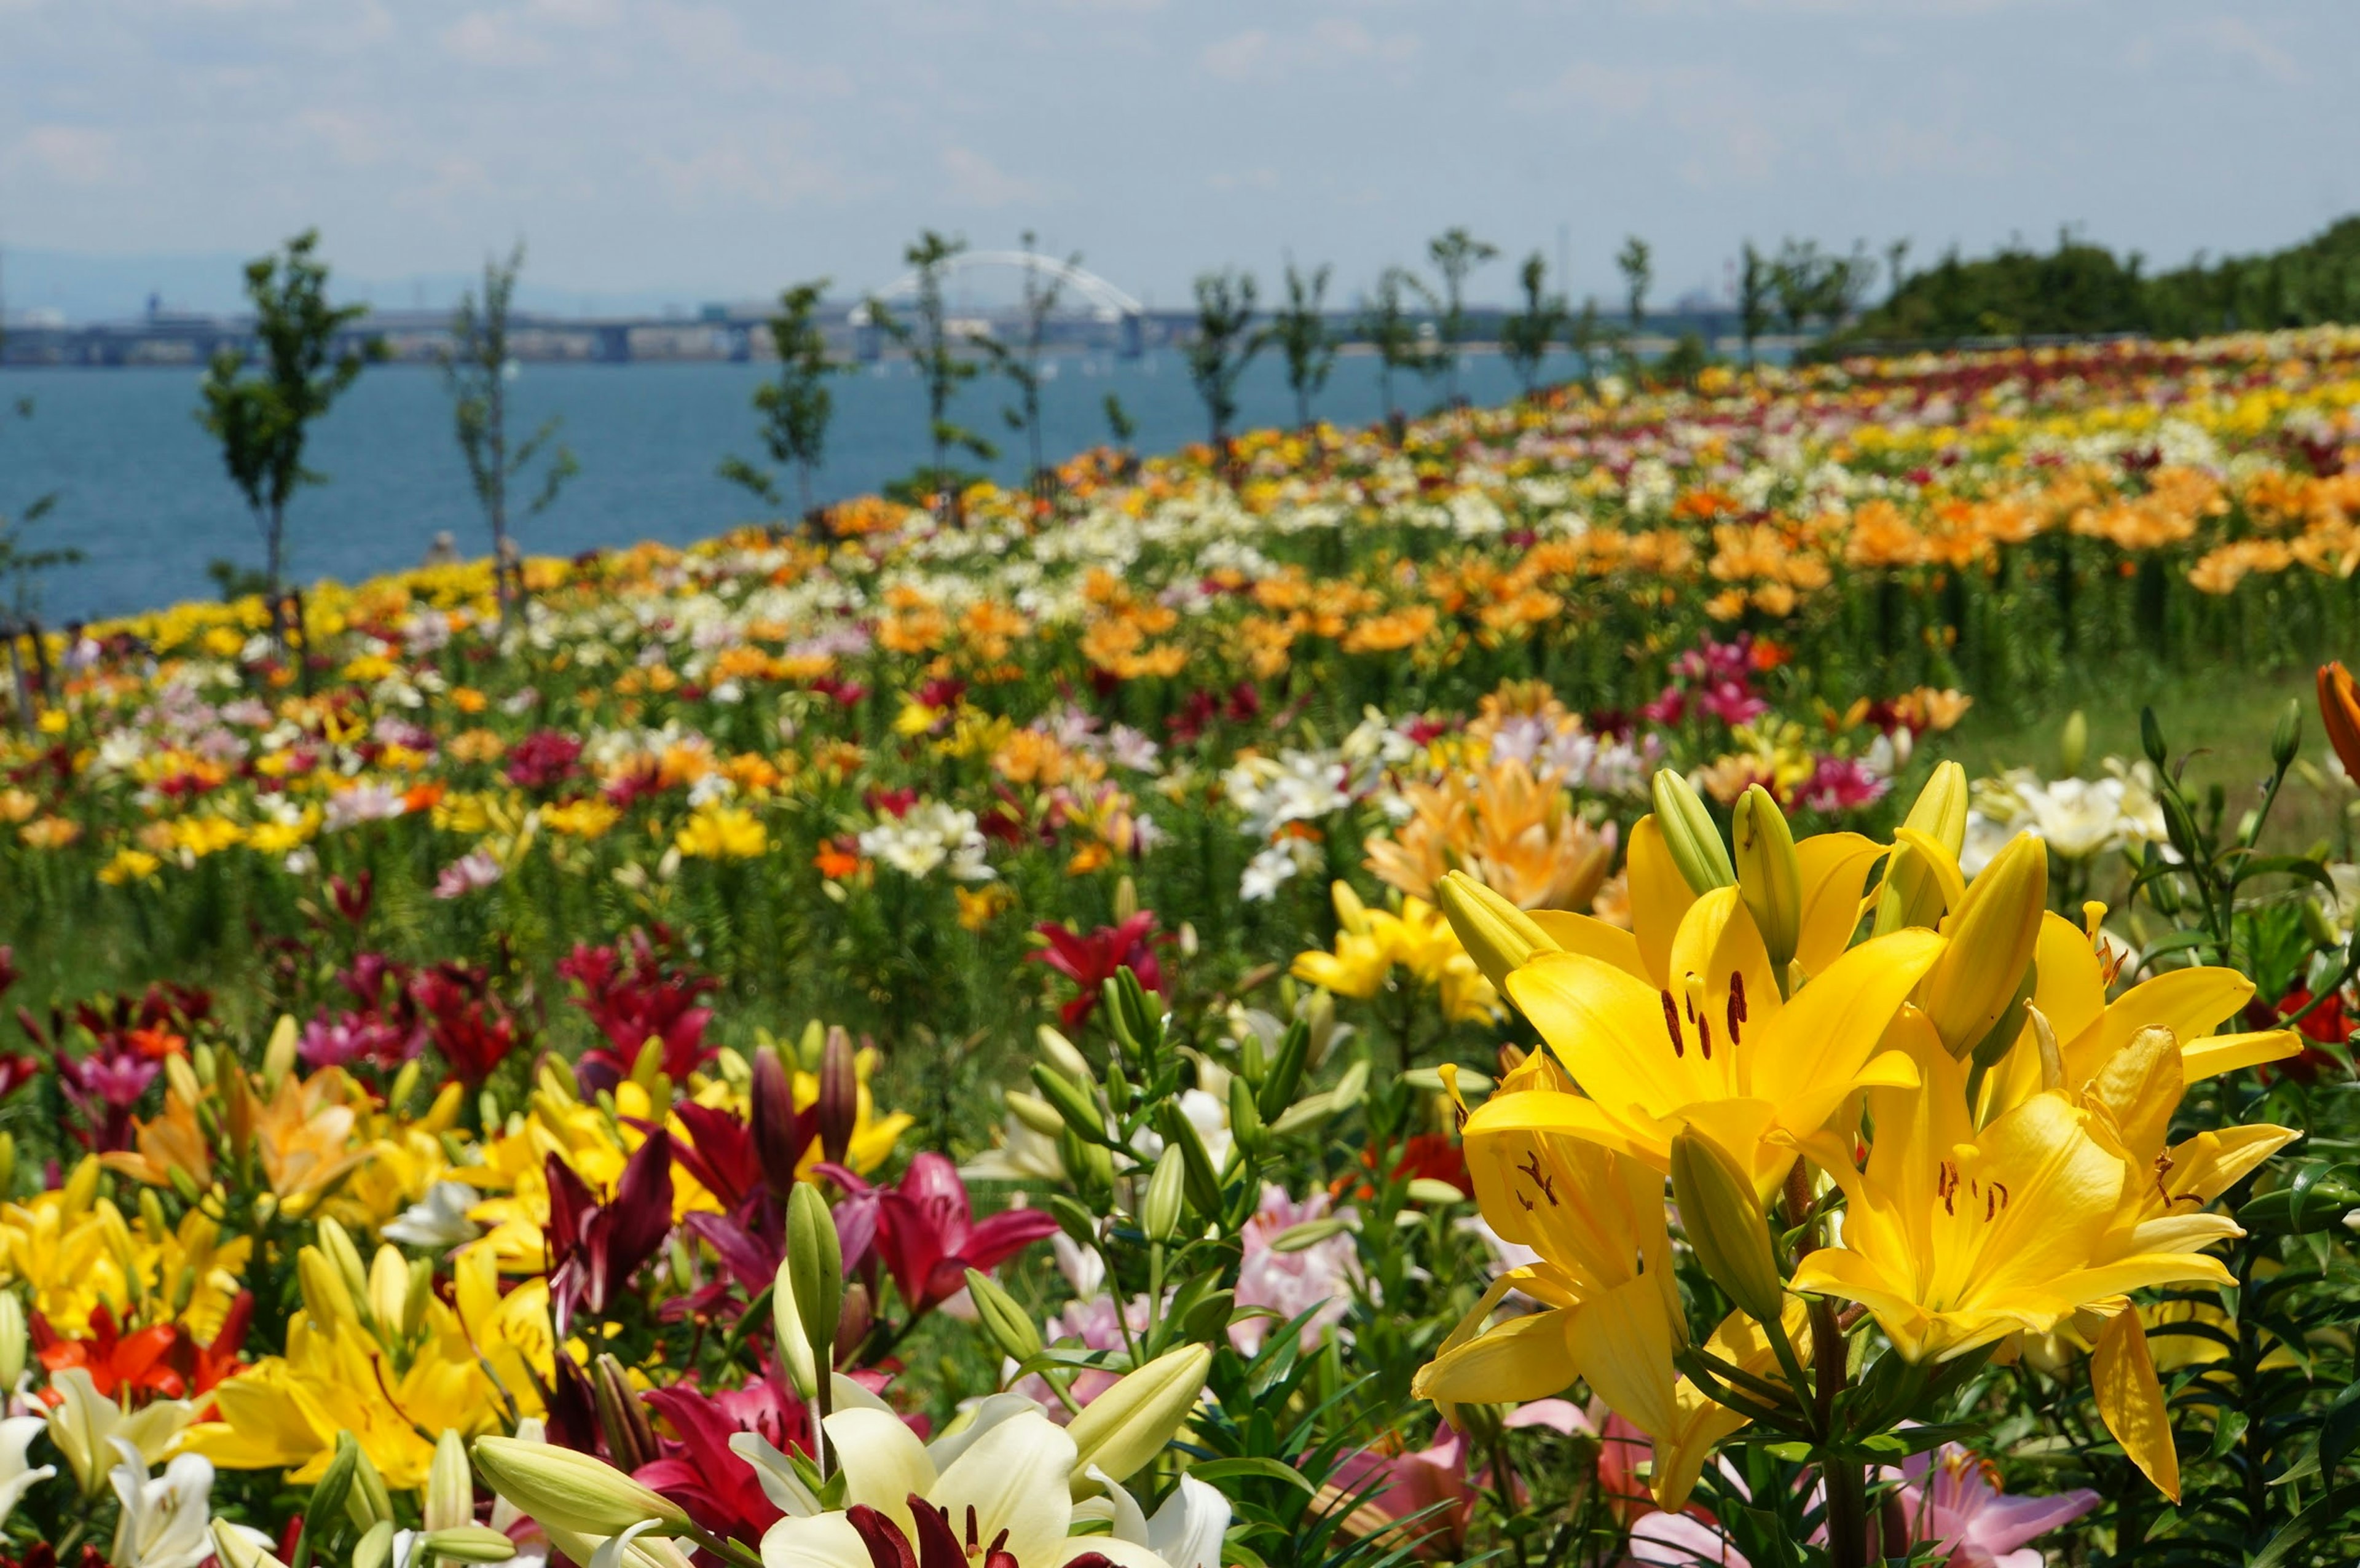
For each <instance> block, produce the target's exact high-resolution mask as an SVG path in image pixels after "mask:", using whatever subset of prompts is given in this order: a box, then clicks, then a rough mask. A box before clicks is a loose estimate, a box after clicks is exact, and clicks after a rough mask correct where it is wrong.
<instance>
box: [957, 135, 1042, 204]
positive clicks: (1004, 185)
mask: <svg viewBox="0 0 2360 1568" xmlns="http://www.w3.org/2000/svg"><path fill="white" fill-rule="evenodd" d="M943 173H944V174H945V176H946V177H947V178H948V184H947V186H946V187H945V199H946V200H948V201H951V202H953V203H955V204H956V205H957V206H961V207H982V208H987V209H989V208H993V207H1013V206H1016V205H1019V204H1020V203H1023V202H1028V201H1044V200H1046V199H1047V195H1048V190H1047V188H1046V187H1045V186H1043V185H1042V184H1040V183H1039V182H1038V181H1036V180H1025V179H1022V178H1021V177H1019V176H1016V175H1012V174H1009V173H1006V172H1004V171H1003V170H1001V169H1000V166H999V165H997V164H995V163H993V162H992V161H991V160H990V159H989V158H986V157H984V156H983V154H981V153H979V152H978V151H976V150H975V149H974V148H973V147H956V146H953V147H945V148H944V149H943Z"/></svg>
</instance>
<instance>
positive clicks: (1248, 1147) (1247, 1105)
mask: <svg viewBox="0 0 2360 1568" xmlns="http://www.w3.org/2000/svg"><path fill="white" fill-rule="evenodd" d="M1229 1136H1230V1137H1231V1138H1235V1139H1236V1140H1237V1145H1238V1147H1239V1148H1240V1149H1243V1150H1244V1151H1245V1152H1246V1153H1247V1154H1249V1155H1259V1154H1260V1153H1261V1152H1262V1145H1263V1144H1265V1143H1266V1142H1268V1141H1269V1138H1268V1129H1266V1128H1265V1127H1263V1126H1262V1107H1261V1106H1260V1105H1256V1104H1254V1096H1253V1087H1252V1085H1251V1084H1249V1083H1247V1082H1246V1081H1245V1079H1244V1078H1242V1077H1240V1076H1235V1075H1233V1076H1231V1078H1230V1079H1229Z"/></svg>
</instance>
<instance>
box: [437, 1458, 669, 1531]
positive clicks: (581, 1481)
mask: <svg viewBox="0 0 2360 1568" xmlns="http://www.w3.org/2000/svg"><path fill="white" fill-rule="evenodd" d="M475 1471H476V1473H477V1474H478V1475H482V1476H483V1478H484V1481H485V1484H486V1485H487V1486H490V1487H491V1488H492V1490H493V1491H495V1492H497V1493H498V1494H499V1495H500V1496H501V1497H506V1498H507V1499H508V1501H509V1502H511V1503H513V1504H515V1505H516V1507H517V1508H519V1509H520V1510H522V1511H523V1512H525V1513H527V1514H530V1515H531V1516H532V1517H533V1518H534V1519H539V1520H540V1521H541V1523H543V1524H545V1525H552V1526H554V1527H555V1528H557V1529H559V1530H570V1531H572V1532H573V1533H574V1534H576V1535H620V1534H622V1533H623V1531H625V1530H628V1529H630V1528H631V1527H632V1526H633V1525H635V1524H638V1523H639V1522H640V1521H641V1520H642V1519H653V1520H655V1521H656V1523H657V1524H658V1525H659V1526H661V1528H662V1529H664V1530H667V1531H668V1532H670V1533H672V1534H676V1535H677V1534H685V1533H687V1531H688V1530H689V1528H690V1519H689V1517H688V1515H687V1513H686V1512H685V1511H683V1509H682V1508H681V1506H680V1505H679V1504H678V1503H675V1502H673V1501H672V1499H671V1498H669V1497H664V1496H663V1495H662V1494H661V1493H660V1492H657V1491H655V1490H654V1489H652V1488H650V1487H648V1486H642V1485H640V1484H639V1482H637V1481H634V1480H633V1479H631V1477H629V1476H628V1475H624V1474H623V1473H622V1472H621V1471H620V1470H617V1469H616V1468H615V1467H614V1466H613V1465H608V1464H606V1462H605V1461H603V1460H599V1459H595V1458H593V1457H591V1456H590V1455H589V1454H580V1453H576V1452H575V1451H574V1450H573V1449H571V1448H560V1447H558V1446H557V1445H556V1444H555V1443H525V1442H522V1441H520V1440H519V1439H517V1438H513V1437H479V1438H477V1439H475Z"/></svg>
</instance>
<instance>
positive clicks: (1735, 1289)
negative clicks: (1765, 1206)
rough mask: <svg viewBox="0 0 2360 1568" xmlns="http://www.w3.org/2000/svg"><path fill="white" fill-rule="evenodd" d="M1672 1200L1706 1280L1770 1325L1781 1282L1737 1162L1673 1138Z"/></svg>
mask: <svg viewBox="0 0 2360 1568" xmlns="http://www.w3.org/2000/svg"><path fill="white" fill-rule="evenodd" d="M1672 1199H1673V1201H1674V1202H1675V1203H1678V1204H1679V1206H1680V1224H1681V1225H1683V1226H1684V1227H1685V1228H1686V1229H1687V1231H1688V1246H1689V1247H1691V1248H1693V1249H1694V1250H1695V1252H1696V1255H1697V1261H1698V1262H1699V1263H1701V1264H1703V1265H1704V1271H1705V1272H1706V1273H1707V1274H1709V1275H1710V1276H1711V1277H1712V1282H1713V1283H1714V1284H1716V1285H1718V1286H1720V1287H1721V1291H1722V1293H1723V1294H1725V1295H1727V1296H1728V1297H1729V1299H1730V1300H1731V1301H1734V1302H1736V1303H1737V1307H1738V1310H1739V1311H1740V1312H1744V1313H1745V1314H1746V1315H1747V1316H1748V1317H1751V1318H1754V1319H1756V1320H1758V1321H1760V1322H1763V1323H1773V1322H1775V1321H1776V1320H1777V1318H1778V1314H1779V1312H1780V1311H1781V1310H1782V1309H1783V1307H1784V1304H1785V1301H1786V1282H1785V1281H1784V1280H1783V1279H1780V1278H1779V1276H1778V1260H1777V1258H1776V1257H1775V1255H1774V1254H1773V1252H1772V1251H1771V1247H1770V1227H1769V1222H1768V1221H1767V1220H1766V1219H1765V1217H1764V1215H1763V1213H1762V1200H1761V1199H1760V1198H1759V1197H1758V1196H1756V1195H1755V1193H1754V1183H1753V1181H1750V1180H1749V1179H1748V1178H1747V1177H1746V1175H1745V1173H1744V1172H1743V1171H1740V1170H1739V1169H1738V1168H1737V1162H1736V1161H1735V1160H1732V1159H1730V1157H1729V1156H1728V1155H1727V1154H1726V1153H1724V1152H1723V1151H1722V1150H1721V1147H1720V1146H1719V1145H1718V1144H1716V1143H1714V1142H1713V1141H1712V1140H1711V1139H1710V1138H1705V1137H1703V1136H1702V1135H1701V1134H1699V1133H1696V1132H1692V1131H1687V1130H1683V1131H1681V1132H1677V1133H1675V1134H1673V1135H1672Z"/></svg>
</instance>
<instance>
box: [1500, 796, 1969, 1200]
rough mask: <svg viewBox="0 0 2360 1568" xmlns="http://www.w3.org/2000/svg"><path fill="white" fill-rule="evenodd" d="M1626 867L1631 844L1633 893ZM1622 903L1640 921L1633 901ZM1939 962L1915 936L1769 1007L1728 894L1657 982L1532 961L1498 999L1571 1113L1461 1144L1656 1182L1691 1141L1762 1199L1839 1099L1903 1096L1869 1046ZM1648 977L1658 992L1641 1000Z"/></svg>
mask: <svg viewBox="0 0 2360 1568" xmlns="http://www.w3.org/2000/svg"><path fill="white" fill-rule="evenodd" d="M1633 836H1634V841H1636V840H1637V839H1638V837H1639V835H1636V834H1634V835H1633ZM1638 855H1639V850H1638V847H1637V843H1636V842H1634V844H1633V857H1634V860H1633V887H1634V888H1635V887H1636V886H1637V883H1638V881H1639V877H1638V875H1637V871H1638V861H1637V856H1638ZM1640 907H1641V904H1640V900H1639V898H1638V897H1637V896H1636V894H1635V893H1634V895H1633V909H1638V908H1640ZM1544 929H1546V927H1545V928H1544ZM1943 946H1944V942H1943V939H1942V938H1941V937H1939V936H1938V935H1936V934H1935V933H1934V932H1932V931H1925V930H1922V929H1916V928H1913V929H1910V930H1907V931H1896V932H1894V933H1893V934H1891V935H1889V936H1884V937H1879V938H1876V939H1875V940H1874V941H1872V942H1863V943H1862V944H1861V945H1860V946H1858V947H1856V948H1853V949H1852V950H1851V951H1849V952H1845V953H1842V954H1841V956H1840V957H1837V958H1836V959H1835V960H1834V961H1833V962H1831V963H1830V964H1827V966H1826V968H1825V969H1824V970H1822V971H1821V972H1820V973H1819V975H1817V977H1815V978H1813V979H1812V980H1811V981H1810V982H1809V983H1808V985H1804V986H1802V987H1801V988H1800V989H1798V990H1797V991H1796V992H1795V994H1794V996H1793V997H1792V999H1790V1000H1786V1001H1783V1002H1782V1001H1781V1000H1780V997H1779V987H1778V985H1777V983H1776V981H1775V978H1774V977H1773V976H1772V975H1771V972H1770V962H1769V954H1768V953H1767V951H1766V950H1765V948H1764V946H1763V942H1762V938H1761V937H1760V935H1759V934H1758V933H1757V932H1756V931H1755V930H1754V920H1753V917H1752V916H1751V915H1750V914H1748V913H1747V912H1746V909H1745V905H1744V902H1743V898H1741V897H1740V895H1739V891H1738V889H1737V888H1735V887H1720V888H1716V889H1714V890H1713V891H1711V892H1710V893H1707V894H1705V895H1704V896H1703V897H1702V898H1695V899H1692V900H1690V901H1689V902H1688V906H1687V908H1686V911H1685V913H1684V914H1683V915H1682V916H1681V918H1680V921H1679V926H1678V929H1677V931H1676V932H1675V933H1674V935H1673V939H1672V942H1671V944H1670V946H1669V947H1668V948H1667V950H1666V954H1665V958H1664V964H1663V968H1662V969H1661V970H1660V971H1655V972H1652V973H1650V974H1649V975H1648V977H1647V978H1646V979H1642V978H1640V977H1639V975H1636V974H1634V973H1633V971H1632V970H1631V969H1630V968H1627V967H1624V966H1622V965H1621V964H1615V963H1612V962H1610V961H1607V960H1604V959H1601V958H1598V957H1595V956H1592V955H1591V954H1590V953H1587V952H1557V953H1538V954H1536V955H1535V956H1534V957H1533V958H1531V959H1530V960H1529V961H1528V962H1526V963H1525V964H1524V965H1523V966H1522V967H1520V968H1518V969H1516V970H1514V971H1513V972H1512V973H1510V974H1509V975H1508V976H1507V981H1506V989H1507V993H1508V996H1509V999H1510V1000H1512V1001H1513V1002H1514V1003H1515V1004H1516V1006H1517V1007H1519V1008H1521V1009H1522V1010H1523V1012H1524V1016H1525V1017H1526V1018H1530V1019H1531V1020H1532V1022H1533V1027H1534V1028H1535V1029H1538V1030H1539V1031H1540V1034H1541V1038H1542V1039H1543V1040H1546V1041H1547V1042H1548V1045H1549V1048H1550V1050H1551V1051H1553V1052H1555V1054H1556V1055H1557V1058H1558V1060H1559V1061H1561V1062H1564V1064H1565V1066H1566V1068H1567V1070H1568V1072H1569V1073H1570V1074H1571V1075H1572V1078H1573V1081H1574V1082H1575V1083H1578V1084H1579V1086H1580V1088H1581V1090H1582V1091H1583V1094H1586V1095H1587V1098H1584V1097H1582V1096H1581V1095H1576V1094H1568V1093H1557V1092H1549V1091H1539V1092H1528V1093H1525V1094H1506V1093H1502V1094H1497V1095H1494V1096H1493V1097H1492V1098H1491V1100H1490V1101H1489V1102H1487V1103H1486V1104H1485V1105H1483V1107H1482V1108H1481V1109H1480V1110H1479V1111H1478V1112H1476V1113H1475V1116H1474V1118H1473V1120H1471V1121H1470V1123H1469V1124H1468V1131H1469V1136H1470V1138H1472V1137H1473V1136H1475V1135H1476V1134H1477V1133H1478V1132H1479V1131H1480V1132H1491V1131H1497V1130H1504V1129H1506V1128H1508V1127H1522V1128H1524V1129H1527V1130H1530V1131H1533V1132H1544V1131H1546V1132H1556V1133H1565V1134H1569V1135H1571V1136H1573V1137H1577V1138H1589V1139H1591V1140H1593V1141H1596V1142H1599V1143H1601V1144H1603V1145H1604V1146H1605V1147H1607V1148H1610V1149H1615V1150H1617V1151H1619V1152H1622V1153H1625V1154H1629V1155H1632V1156H1633V1157H1634V1158H1637V1159H1639V1160H1644V1161H1645V1162H1646V1163H1647V1164H1649V1165H1651V1166H1653V1167H1654V1168H1655V1169H1656V1170H1658V1171H1666V1170H1668V1169H1669V1168H1670V1158H1671V1138H1672V1135H1673V1133H1675V1132H1676V1131H1677V1130H1678V1128H1679V1127H1681V1126H1683V1125H1686V1126H1692V1127H1695V1128H1696V1129H1697V1130H1698V1131H1699V1133H1701V1134H1703V1135H1704V1136H1705V1137H1707V1138H1711V1139H1712V1140H1713V1141H1714V1142H1715V1143H1717V1144H1719V1145H1720V1146H1721V1149H1723V1150H1725V1151H1726V1152H1727V1153H1728V1154H1729V1156H1730V1157H1731V1158H1732V1160H1736V1161H1737V1163H1738V1165H1739V1167H1740V1169H1742V1170H1743V1171H1746V1173H1747V1174H1748V1175H1749V1176H1751V1177H1752V1179H1753V1180H1754V1185H1755V1189H1756V1191H1757V1192H1760V1193H1762V1194H1763V1195H1765V1196H1767V1195H1768V1194H1769V1193H1771V1192H1775V1190H1776V1189H1777V1186H1778V1183H1779V1182H1780V1181H1781V1180H1782V1179H1783V1178H1784V1176H1785V1175H1786V1171H1787V1170H1788V1168H1789V1167H1791V1166H1792V1165H1793V1163H1794V1160H1795V1140H1796V1139H1797V1138H1804V1137H1808V1135H1810V1134H1812V1133H1816V1132H1818V1131H1819V1128H1820V1127H1822V1126H1824V1125H1825V1124H1826V1122H1827V1121H1828V1119H1829V1118H1830V1116H1833V1115H1835V1113H1836V1111H1837V1110H1838V1109H1839V1108H1840V1107H1841V1105H1843V1103H1844V1102H1845V1100H1847V1099H1848V1098H1850V1097H1851V1096H1852V1094H1854V1093H1856V1092H1857V1091H1859V1090H1860V1089H1863V1088H1865V1087H1868V1086H1870V1085H1873V1084H1887V1085H1893V1084H1901V1083H1909V1082H1912V1081H1914V1075H1913V1073H1912V1072H1911V1070H1910V1067H1909V1064H1908V1062H1907V1059H1906V1058H1904V1057H1899V1056H1896V1055H1895V1054H1893V1053H1892V1052H1885V1053H1883V1054H1881V1055H1880V1054H1879V1053H1878V1050H1877V1046H1878V1041H1879V1040H1880V1039H1881V1038H1882V1037H1883V1035H1884V1034H1885V1027H1886V1025H1887V1024H1888V1023H1890V1022H1891V1021H1892V1018H1893V1017H1894V1015H1895V1013H1896V1011H1898V1010H1899V1008H1900V1007H1901V1005H1902V1003H1903V1002H1904V1001H1905V1000H1906V999H1907V996H1909V993H1910V991H1911V990H1912V989H1913V988H1914V987H1915V986H1916V985H1917V983H1918V980H1919V979H1920V977H1921V976H1923V975H1925V974H1926V972H1927V971H1928V969H1929V968H1931V967H1932V966H1933V964H1934V963H1935V961H1936V960H1937V959H1938V958H1939V956H1940V955H1941V953H1942V951H1943ZM1797 951H1798V953H1799V952H1800V951H1801V950H1800V949H1799V948H1798V950H1797ZM1657 974H1660V975H1662V977H1663V982H1664V983H1663V984H1660V985H1657V984H1651V982H1652V981H1654V980H1655V975H1657Z"/></svg>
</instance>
